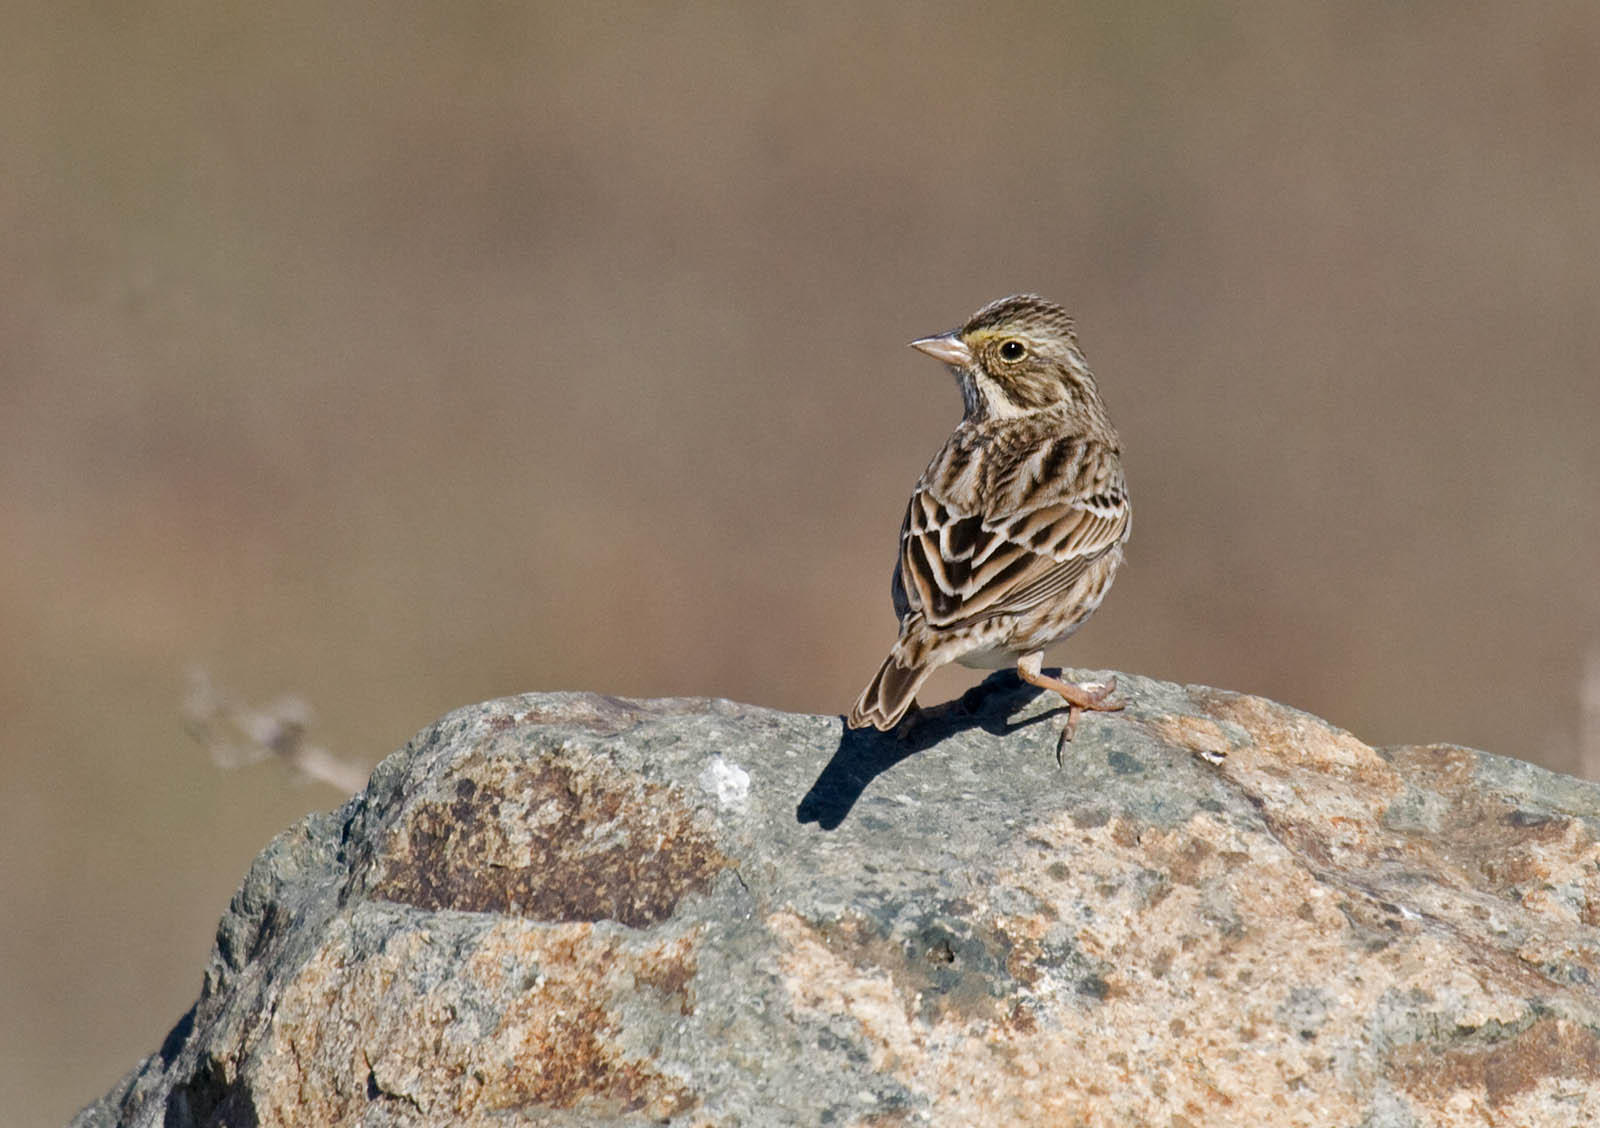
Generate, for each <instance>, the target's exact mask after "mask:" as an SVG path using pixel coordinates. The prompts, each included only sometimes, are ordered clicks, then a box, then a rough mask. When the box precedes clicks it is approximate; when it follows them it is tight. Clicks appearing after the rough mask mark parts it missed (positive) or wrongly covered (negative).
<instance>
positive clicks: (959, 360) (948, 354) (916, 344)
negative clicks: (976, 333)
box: [911, 329, 972, 368]
mask: <svg viewBox="0 0 1600 1128" xmlns="http://www.w3.org/2000/svg"><path fill="white" fill-rule="evenodd" d="M911 347H912V348H914V349H916V350H917V351H918V352H925V353H927V354H928V355H929V356H931V357H933V359H934V360H942V361H944V362H945V363H946V364H948V365H950V366H952V367H954V368H966V367H968V366H969V365H970V364H971V363H972V350H971V349H969V348H967V343H966V342H965V341H963V340H962V339H961V337H960V336H959V335H958V334H957V333H956V331H955V330H954V329H952V330H950V332H948V333H940V334H939V335H938V336H937V337H922V338H920V339H918V340H915V341H912V342H911Z"/></svg>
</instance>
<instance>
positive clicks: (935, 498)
mask: <svg viewBox="0 0 1600 1128" xmlns="http://www.w3.org/2000/svg"><path fill="white" fill-rule="evenodd" d="M993 453H994V452H993V451H991V452H990V454H991V456H992V455H993ZM969 455H970V452H969V451H967V450H964V449H963V448H961V447H960V446H958V445H957V444H955V443H954V442H952V444H951V445H949V446H947V447H946V448H945V450H944V451H941V452H940V456H939V457H938V458H936V459H935V460H934V462H933V464H932V465H930V466H929V468H928V472H927V473H926V474H924V475H923V480H922V482H921V483H919V484H918V487H917V489H916V491H915V492H914V493H913V494H912V496H911V502H910V504H909V505H908V506H907V509H906V519H905V523H904V525H903V526H902V531H901V542H900V560H899V566H898V568H897V569H896V574H895V604H896V609H897V610H901V608H902V606H903V608H904V609H903V611H902V614H901V617H902V619H903V618H905V616H906V615H907V614H912V613H916V614H920V615H921V616H922V618H923V619H924V621H925V622H926V623H927V625H928V626H930V627H933V628H935V629H945V628H951V627H956V626H960V625H963V624H967V623H971V622H974V621H978V620H982V619H989V618H993V617H995V616H998V615H1008V614H1016V613H1019V612H1023V611H1027V610H1029V609H1031V608H1033V607H1036V606H1038V605H1039V604H1040V603H1041V602H1043V601H1045V600H1048V599H1050V598H1052V597H1053V596H1055V595H1058V594H1059V593H1061V592H1063V591H1065V590H1066V589H1067V588H1069V587H1070V586H1071V585H1072V584H1073V583H1074V582H1075V581H1076V580H1077V579H1078V578H1079V577H1080V576H1081V575H1082V574H1083V572H1084V570H1085V569H1087V568H1088V566H1089V565H1090V564H1091V563H1093V562H1094V561H1095V560H1097V559H1098V558H1099V557H1100V556H1102V555H1104V554H1105V553H1107V552H1109V551H1111V550H1112V549H1113V548H1115V547H1117V546H1118V545H1119V544H1121V543H1122V542H1123V541H1125V540H1126V539H1127V536H1128V529H1129V523H1128V518H1129V508H1128V501H1127V493H1126V489H1125V487H1124V484H1123V479H1122V472H1121V469H1120V468H1119V466H1118V462H1117V457H1116V452H1115V450H1112V449H1110V448H1106V447H1101V446H1097V445H1096V444H1091V443H1084V442H1082V441H1074V440H1070V439H1062V440H1060V441H1058V442H1057V443H1055V444H1050V445H1046V446H1044V447H1043V448H1040V447H1039V446H1037V445H1035V446H1034V447H1033V448H1032V451H1031V452H1030V453H1027V454H1026V456H1023V454H1022V453H1021V452H1019V456H1017V457H1013V458H1011V459H993V458H991V461H990V465H989V469H990V473H989V474H988V475H986V479H987V480H986V481H984V482H982V483H979V482H977V481H973V480H971V479H972V475H970V474H967V473H966V472H965V471H966V470H967V461H966V456H969ZM1080 459H1081V463H1080V462H1079V460H1080ZM1064 468H1067V469H1070V470H1072V471H1075V472H1074V473H1062V472H1061V471H1062V469H1064Z"/></svg>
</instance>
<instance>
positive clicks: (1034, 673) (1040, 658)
mask: <svg viewBox="0 0 1600 1128" xmlns="http://www.w3.org/2000/svg"><path fill="white" fill-rule="evenodd" d="M1043 663H1044V652H1043V651H1041V650H1035V651H1034V652H1033V653H1032V654H1024V655H1023V656H1022V657H1021V658H1019V659H1018V660H1017V676H1018V677H1020V678H1021V679H1022V680H1023V681H1025V682H1027V683H1028V684H1029V685H1036V686H1038V687H1039V688H1040V689H1049V690H1054V691H1055V692H1056V693H1059V694H1060V695H1061V696H1062V697H1063V698H1064V699H1065V700H1066V702H1067V726H1066V728H1064V729H1062V730H1061V739H1060V740H1059V741H1057V742H1056V763H1057V764H1059V763H1060V762H1061V750H1062V748H1063V747H1064V746H1065V745H1066V743H1067V741H1069V740H1071V739H1072V737H1073V734H1074V733H1076V732H1077V731H1078V714H1079V713H1081V712H1083V710H1085V709H1088V710H1091V711H1093V712H1115V711H1116V710H1118V709H1121V708H1123V707H1124V706H1126V705H1127V702H1126V701H1118V700H1115V699H1113V698H1112V696H1111V695H1112V694H1113V693H1115V692H1116V690H1117V679H1116V678H1112V679H1111V680H1110V681H1109V682H1107V683H1106V684H1105V685H1103V686H1101V687H1100V688H1099V689H1093V690H1090V689H1085V688H1083V686H1081V685H1073V684H1072V683H1071V682H1068V681H1062V680H1061V679H1060V678H1053V677H1051V676H1049V675H1048V674H1046V673H1043V672H1042V671H1041V669H1040V667H1041V666H1042V665H1043Z"/></svg>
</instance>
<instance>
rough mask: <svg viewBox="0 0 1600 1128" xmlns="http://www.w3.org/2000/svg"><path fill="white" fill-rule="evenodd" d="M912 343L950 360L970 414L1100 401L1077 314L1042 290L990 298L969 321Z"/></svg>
mask: <svg viewBox="0 0 1600 1128" xmlns="http://www.w3.org/2000/svg"><path fill="white" fill-rule="evenodd" d="M911 347H912V348H914V349H918V350H920V351H922V352H925V353H927V354H928V355H929V356H931V357H933V358H934V359H936V360H942V361H944V362H945V363H946V364H947V365H949V366H950V368H951V370H952V371H953V372H954V373H955V375H956V380H957V381H958V382H959V383H960V385H961V396H962V400H963V402H964V404H965V407H966V418H967V419H968V420H969V421H979V420H983V419H999V418H1009V417H1015V416H1019V415H1029V414H1033V413H1035V412H1040V411H1049V410H1052V409H1067V410H1071V409H1073V408H1074V407H1078V408H1082V409H1085V410H1087V409H1090V408H1100V393H1099V391H1098V389H1096V387H1095V383H1094V377H1093V376H1092V375H1090V373H1089V365H1088V363H1087V362H1086V361H1085V360H1084V359H1083V353H1082V352H1080V351H1079V349H1078V338H1077V336H1076V335H1075V334H1074V333H1073V331H1072V319H1071V318H1070V317H1068V316H1067V314H1066V311H1065V310H1063V309H1062V308H1061V307H1060V306H1058V305H1056V304H1055V303H1054V302H1048V301H1046V300H1045V299H1043V298H1041V297H1038V296H1037V295H1034V294H1013V295H1012V296H1011V297H1009V298H1001V299H1000V300H999V301H997V302H990V303H989V304H988V305H986V306H984V307H983V308H982V309H980V310H979V311H978V312H977V313H975V314H973V315H972V317H971V318H970V319H968V321H967V323H966V324H965V325H963V326H961V328H959V329H952V330H950V332H948V333H941V334H939V335H937V336H934V337H923V338H921V339H920V340H916V341H912V342H911ZM1102 410H1103V409H1102Z"/></svg>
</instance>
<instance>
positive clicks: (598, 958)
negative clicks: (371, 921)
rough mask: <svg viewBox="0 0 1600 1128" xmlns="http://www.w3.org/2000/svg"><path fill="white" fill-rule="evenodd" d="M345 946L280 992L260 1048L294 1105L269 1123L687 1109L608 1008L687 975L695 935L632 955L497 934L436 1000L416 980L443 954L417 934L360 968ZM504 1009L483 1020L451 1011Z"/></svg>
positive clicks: (567, 933)
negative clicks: (386, 1112)
mask: <svg viewBox="0 0 1600 1128" xmlns="http://www.w3.org/2000/svg"><path fill="white" fill-rule="evenodd" d="M348 940H349V935H348V932H346V933H345V934H343V935H340V936H336V937H334V938H333V939H332V941H331V942H330V943H329V944H328V945H326V946H325V947H324V949H323V951H322V952H321V953H320V954H319V955H318V956H316V957H315V958H313V959H312V960H311V961H310V962H308V963H307V964H306V966H305V967H304V968H303V969H302V970H301V972H300V974H299V975H298V976H297V977H296V979H295V981H294V982H293V983H291V984H290V985H289V987H288V988H287V990H286V991H285V992H284V995H283V997H282V1001H281V1002H280V1004H279V1006H278V1008H277V1011H276V1013H275V1015H274V1017H273V1021H272V1026H271V1029H270V1031H269V1032H268V1034H267V1039H266V1044H265V1047H264V1053H265V1055H266V1056H265V1061H266V1062H267V1065H266V1066H265V1070H266V1072H267V1073H276V1074H278V1075H279V1076H277V1077H276V1079H275V1080H274V1081H273V1083H272V1084H269V1085H265V1086H263V1087H262V1091H263V1092H265V1093H267V1094H269V1095H270V1096H272V1097H273V1098H274V1099H276V1098H286V1099H292V1106H287V1105H286V1106H285V1107H281V1108H280V1107H276V1106H271V1107H265V1108H262V1109H261V1110H260V1111H261V1113H262V1120H261V1123H262V1124H264V1125H265V1124H302V1123H320V1124H340V1123H352V1122H354V1120H355V1119H357V1118H358V1117H359V1116H360V1115H361V1114H362V1112H363V1111H364V1110H365V1109H367V1107H368V1105H369V1104H371V1103H372V1102H375V1101H400V1102H403V1103H404V1104H406V1105H409V1106H411V1107H412V1108H414V1109H415V1110H417V1111H419V1112H421V1113H423V1114H424V1115H425V1116H426V1117H427V1118H429V1119H430V1121H432V1122H440V1121H444V1120H448V1121H450V1122H452V1123H456V1122H459V1123H465V1124H475V1123H489V1122H491V1121H492V1122H495V1123H499V1122H500V1121H499V1120H498V1119H497V1117H498V1116H499V1115H502V1114H503V1113H504V1112H505V1111H506V1110H514V1109H524V1108H553V1109H570V1108H577V1109H581V1110H583V1111H585V1112H586V1113H590V1114H593V1115H596V1116H614V1115H619V1114H621V1113H625V1112H630V1111H631V1112H639V1113H641V1114H644V1115H648V1116H651V1117H657V1118H659V1117H668V1116H674V1115H678V1114H680V1113H682V1112H684V1111H685V1110H687V1109H689V1108H691V1107H692V1106H693V1105H694V1104H695V1103H696V1102H695V1098H694V1096H693V1094H692V1093H690V1092H689V1091H688V1089H687V1088H686V1087H685V1086H684V1085H683V1084H682V1083H680V1082H679V1081H677V1080H675V1079H673V1078H670V1077H667V1076H664V1075H662V1074H661V1073H660V1072H658V1071H657V1070H655V1069H654V1068H652V1066H651V1064H650V1063H649V1062H647V1061H642V1060H635V1059H633V1058H631V1057H629V1056H628V1055H627V1054H626V1053H625V1052H624V1051H623V1050H622V1049H621V1047H620V1046H619V1045H618V1044H617V1041H616V1038H617V1035H618V1033H619V1031H620V1020H619V1018H618V1017H617V1015H616V1012H615V1008H616V1007H617V1006H618V1005H619V1003H620V1001H621V1000H622V999H624V998H631V999H634V1000H635V1001H636V1000H637V991H636V985H638V984H645V985H649V984H650V983H651V982H653V981H667V982H686V981H687V979H688V978H691V977H692V976H693V967H694V962H695V955H694V945H695V938H694V937H692V936H682V937H678V938H675V939H672V940H665V941H659V942H655V943H649V944H638V943H632V942H629V941H628V939H627V938H625V937H619V936H618V935H617V934H615V933H612V932H606V933H600V932H596V931H595V930H594V928H593V927H592V926H590V925H586V924H572V925H563V926H556V927H539V926H532V925H527V924H522V923H520V922H506V923H504V924H500V925H497V926H496V927H494V928H492V929H490V930H489V931H488V932H487V933H485V934H484V936H483V937H482V939H481V942H480V943H479V945H478V946H477V948H476V949H475V950H474V951H472V952H471V953H470V954H468V955H467V956H466V957H465V958H464V959H462V960H461V961H460V962H459V964H456V965H454V966H452V967H451V968H450V969H449V971H450V973H449V974H448V975H446V976H434V977H432V978H430V980H429V981H430V982H433V983H434V984H435V985H434V986H432V987H431V988H424V987H421V986H419V985H418V984H419V981H420V980H421V978H422V977H419V976H417V975H416V974H415V973H414V968H415V967H416V966H417V965H418V964H430V963H431V964H433V965H435V966H436V965H437V961H438V960H439V958H440V955H439V953H438V952H436V951H433V950H432V948H431V940H430V937H429V935H428V933H427V932H426V931H425V930H418V931H403V932H399V933H396V934H391V936H390V938H389V939H388V941H387V942H386V943H385V944H384V946H383V949H382V951H381V952H379V953H377V954H374V955H370V956H368V957H366V958H351V949H350V947H349V945H348ZM506 997H510V999H511V1000H512V1001H511V1002H510V1003H509V1005H507V1006H505V1008H504V1009H503V1010H502V1011H500V1012H499V1013H498V1014H495V1015H492V1016H486V1015H484V1014H482V1013H481V1012H477V1011H475V1012H473V1013H472V1014H471V1015H470V1016H468V1015H465V1014H463V1013H462V1012H461V1010H460V1009H459V1007H458V1003H460V1002H461V1001H463V1000H466V999H479V1000H481V999H485V998H506ZM663 1002H665V1000H663ZM486 1021H487V1023H488V1024H487V1025H486V1024H485V1023H486Z"/></svg>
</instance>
